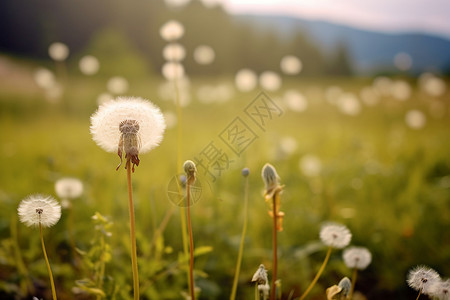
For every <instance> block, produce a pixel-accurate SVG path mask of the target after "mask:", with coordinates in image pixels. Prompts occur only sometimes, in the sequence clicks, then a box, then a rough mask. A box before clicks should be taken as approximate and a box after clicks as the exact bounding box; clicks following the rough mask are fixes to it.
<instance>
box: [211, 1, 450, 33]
mask: <svg viewBox="0 0 450 300" xmlns="http://www.w3.org/2000/svg"><path fill="white" fill-rule="evenodd" d="M216 1H217V0H216ZM221 2H222V3H223V5H224V7H225V8H226V10H227V11H229V12H230V13H252V14H278V15H280V14H281V15H288V16H298V17H302V18H308V19H317V20H324V21H330V22H335V23H339V24H345V25H350V26H354V27H359V28H363V29H370V30H376V31H384V32H405V31H407V32H410V31H414V32H425V33H434V34H437V35H440V36H443V37H446V38H449V39H450V0H222V1H221Z"/></svg>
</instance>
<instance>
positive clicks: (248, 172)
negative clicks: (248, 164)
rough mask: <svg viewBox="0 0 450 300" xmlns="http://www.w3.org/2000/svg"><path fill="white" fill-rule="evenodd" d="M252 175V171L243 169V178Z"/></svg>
mask: <svg viewBox="0 0 450 300" xmlns="http://www.w3.org/2000/svg"><path fill="white" fill-rule="evenodd" d="M248 175H250V169H249V168H243V169H242V176H244V177H247V176H248Z"/></svg>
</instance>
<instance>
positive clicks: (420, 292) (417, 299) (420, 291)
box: [416, 289, 422, 300]
mask: <svg viewBox="0 0 450 300" xmlns="http://www.w3.org/2000/svg"><path fill="white" fill-rule="evenodd" d="M421 294H422V289H420V290H419V295H417V298H416V300H419V297H420V295H421Z"/></svg>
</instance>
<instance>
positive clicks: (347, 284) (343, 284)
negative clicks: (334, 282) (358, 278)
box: [338, 277, 352, 297]
mask: <svg viewBox="0 0 450 300" xmlns="http://www.w3.org/2000/svg"><path fill="white" fill-rule="evenodd" d="M338 286H339V287H340V288H342V295H344V297H347V295H348V293H349V292H350V289H351V288H352V282H351V281H350V279H348V277H344V278H342V279H341V281H339V284H338Z"/></svg>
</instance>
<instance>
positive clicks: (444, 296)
mask: <svg viewBox="0 0 450 300" xmlns="http://www.w3.org/2000/svg"><path fill="white" fill-rule="evenodd" d="M430 296H433V297H436V298H437V299H439V300H450V279H447V280H436V281H435V282H433V283H432V284H431V285H430Z"/></svg>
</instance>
